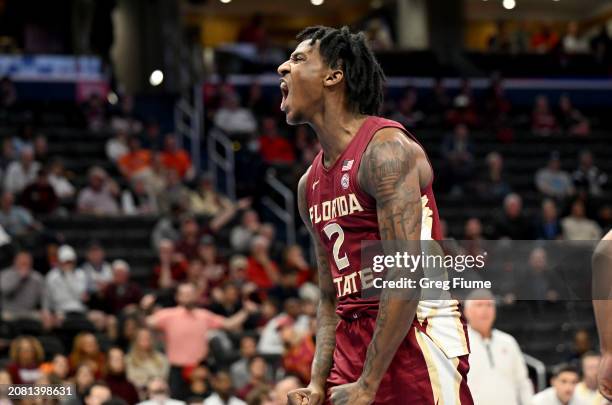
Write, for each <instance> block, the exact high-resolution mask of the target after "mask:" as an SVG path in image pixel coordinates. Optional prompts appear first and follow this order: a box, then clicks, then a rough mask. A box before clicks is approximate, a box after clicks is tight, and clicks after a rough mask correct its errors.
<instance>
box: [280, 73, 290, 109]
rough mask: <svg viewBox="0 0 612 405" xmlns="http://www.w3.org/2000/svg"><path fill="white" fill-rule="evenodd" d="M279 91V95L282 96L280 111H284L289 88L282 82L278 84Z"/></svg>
mask: <svg viewBox="0 0 612 405" xmlns="http://www.w3.org/2000/svg"><path fill="white" fill-rule="evenodd" d="M280 90H281V94H282V96H283V100H282V101H281V105H280V109H281V111H285V108H286V107H287V103H286V101H287V97H288V96H289V86H288V85H287V82H286V81H284V80H282V81H281V83H280Z"/></svg>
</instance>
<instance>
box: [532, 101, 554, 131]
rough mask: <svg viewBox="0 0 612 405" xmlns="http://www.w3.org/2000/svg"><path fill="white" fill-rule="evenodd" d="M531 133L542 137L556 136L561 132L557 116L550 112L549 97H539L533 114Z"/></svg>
mask: <svg viewBox="0 0 612 405" xmlns="http://www.w3.org/2000/svg"><path fill="white" fill-rule="evenodd" d="M531 131H532V132H533V133H534V134H536V135H540V136H549V135H554V134H557V133H558V132H559V125H558V124H557V119H556V118H555V115H554V114H553V113H552V111H551V110H550V104H549V102H548V97H546V96H544V95H539V96H538V97H537V98H536V100H535V104H534V107H533V112H532V114H531Z"/></svg>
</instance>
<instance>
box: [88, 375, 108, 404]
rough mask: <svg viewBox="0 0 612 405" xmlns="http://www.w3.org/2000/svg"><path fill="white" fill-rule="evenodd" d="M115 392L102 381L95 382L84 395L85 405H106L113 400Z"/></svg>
mask: <svg viewBox="0 0 612 405" xmlns="http://www.w3.org/2000/svg"><path fill="white" fill-rule="evenodd" d="M112 395H113V392H112V391H111V389H110V387H109V386H108V385H106V384H105V383H103V382H101V381H96V382H94V383H93V384H92V385H91V386H90V387H89V388H87V390H85V393H84V395H83V405H104V404H107V403H108V402H111V400H112Z"/></svg>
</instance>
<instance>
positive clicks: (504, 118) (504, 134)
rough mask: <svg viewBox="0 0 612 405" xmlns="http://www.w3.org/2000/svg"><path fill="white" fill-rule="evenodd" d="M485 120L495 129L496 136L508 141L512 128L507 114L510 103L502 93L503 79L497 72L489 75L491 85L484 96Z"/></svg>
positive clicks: (510, 138) (509, 110) (510, 108)
mask: <svg viewBox="0 0 612 405" xmlns="http://www.w3.org/2000/svg"><path fill="white" fill-rule="evenodd" d="M484 102H485V112H486V114H487V116H488V117H487V119H486V121H488V122H489V125H490V126H491V127H492V128H493V129H495V130H496V131H497V138H498V139H499V140H500V141H502V142H509V141H511V140H512V139H513V133H512V129H511V128H510V125H511V123H510V121H509V114H510V112H511V110H512V104H511V103H510V100H508V98H507V97H506V95H505V93H504V87H503V81H502V79H501V77H500V76H499V75H497V74H493V75H492V77H491V86H490V87H489V89H488V90H487V94H486V96H485V101H484Z"/></svg>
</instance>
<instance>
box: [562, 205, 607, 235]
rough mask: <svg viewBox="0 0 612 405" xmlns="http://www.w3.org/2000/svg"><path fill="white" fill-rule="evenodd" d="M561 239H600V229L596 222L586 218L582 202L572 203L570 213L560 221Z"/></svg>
mask: <svg viewBox="0 0 612 405" xmlns="http://www.w3.org/2000/svg"><path fill="white" fill-rule="evenodd" d="M561 227H562V228H563V238H564V239H567V240H598V239H600V238H601V228H600V227H599V225H598V224H597V222H595V221H593V220H590V219H588V218H587V217H586V212H585V207H584V202H582V201H581V200H576V201H574V202H573V203H572V207H571V213H570V215H568V216H567V217H565V218H563V219H562V220H561Z"/></svg>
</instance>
